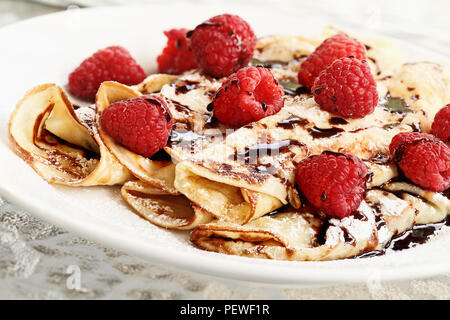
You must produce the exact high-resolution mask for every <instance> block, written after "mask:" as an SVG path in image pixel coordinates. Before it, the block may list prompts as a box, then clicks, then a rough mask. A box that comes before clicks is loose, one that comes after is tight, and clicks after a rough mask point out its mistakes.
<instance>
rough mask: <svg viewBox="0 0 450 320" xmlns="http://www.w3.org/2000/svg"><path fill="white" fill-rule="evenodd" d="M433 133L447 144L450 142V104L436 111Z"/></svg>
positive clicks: (432, 127)
mask: <svg viewBox="0 0 450 320" xmlns="http://www.w3.org/2000/svg"><path fill="white" fill-rule="evenodd" d="M431 133H433V134H434V135H435V136H436V137H438V138H439V139H441V140H442V141H444V142H445V143H447V144H450V104H448V105H446V106H445V107H443V108H442V109H441V110H439V112H438V113H436V115H435V117H434V121H433V125H432V126H431Z"/></svg>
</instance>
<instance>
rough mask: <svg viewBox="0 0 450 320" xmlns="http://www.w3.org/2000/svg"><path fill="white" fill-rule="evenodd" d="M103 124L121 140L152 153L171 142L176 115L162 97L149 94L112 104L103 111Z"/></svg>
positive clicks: (135, 149) (137, 150)
mask: <svg viewBox="0 0 450 320" xmlns="http://www.w3.org/2000/svg"><path fill="white" fill-rule="evenodd" d="M100 125H101V127H102V129H103V130H105V132H106V133H107V134H108V135H109V136H110V137H111V138H113V139H114V140H115V141H116V142H117V143H120V144H121V145H123V146H125V147H127V148H128V149H129V150H131V151H133V152H135V153H137V154H140V155H142V156H144V157H151V156H152V155H153V154H155V153H156V152H157V151H158V150H160V149H162V148H164V146H165V145H166V144H167V139H168V138H169V135H170V132H171V130H172V115H171V113H170V111H169V108H168V107H167V105H166V103H165V101H164V100H163V99H162V98H160V97H158V96H154V95H148V96H142V97H137V98H133V99H129V100H123V101H117V102H115V103H113V104H111V105H110V106H109V107H108V108H106V109H105V111H103V113H102V115H101V117H100Z"/></svg>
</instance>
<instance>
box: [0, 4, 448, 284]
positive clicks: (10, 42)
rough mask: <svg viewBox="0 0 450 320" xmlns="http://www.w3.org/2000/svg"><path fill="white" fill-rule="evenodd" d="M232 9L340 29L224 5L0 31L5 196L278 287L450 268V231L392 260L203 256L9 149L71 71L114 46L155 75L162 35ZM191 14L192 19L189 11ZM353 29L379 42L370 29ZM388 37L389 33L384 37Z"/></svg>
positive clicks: (145, 247)
mask: <svg viewBox="0 0 450 320" xmlns="http://www.w3.org/2000/svg"><path fill="white" fill-rule="evenodd" d="M224 11H227V12H230V13H236V14H239V15H240V16H242V17H244V18H245V19H246V20H247V21H248V22H249V23H250V25H252V27H253V28H254V29H255V32H256V34H257V35H259V36H263V35H269V34H277V33H284V34H286V33H288V34H304V35H313V34H318V33H320V31H321V29H322V28H323V27H324V26H325V25H327V24H333V21H329V19H326V18H324V17H321V15H320V13H311V14H308V15H303V17H302V18H301V19H300V18H299V17H298V16H294V15H292V16H290V15H289V14H286V12H285V11H284V12H282V11H280V12H277V11H276V10H275V11H274V10H272V9H271V10H267V9H266V10H264V9H263V8H259V9H258V8H256V9H255V8H252V7H245V6H240V7H239V8H236V7H235V8H226V9H221V8H217V7H197V6H196V7H195V8H193V7H192V6H188V5H178V6H177V8H176V10H174V8H170V7H163V6H155V5H152V6H140V7H120V8H119V7H113V8H94V9H82V10H70V11H66V12H61V13H57V14H52V15H48V16H42V17H39V18H34V19H31V20H27V21H24V22H21V23H19V24H15V25H12V26H9V27H6V28H3V29H2V30H0V42H1V43H2V44H3V46H4V50H3V52H2V59H1V61H0V70H2V74H1V76H0V87H1V88H2V89H3V90H2V92H3V94H2V99H1V100H0V154H1V170H0V194H1V195H2V196H4V197H5V198H6V199H8V200H9V201H11V202H13V203H15V204H17V205H18V206H20V207H22V208H24V209H26V210H28V211H29V212H31V213H33V214H35V215H37V216H39V217H40V218H43V219H45V220H47V221H49V222H51V223H54V224H56V225H58V226H61V227H63V228H65V229H67V230H70V231H72V232H75V233H77V234H80V235H81V236H84V237H86V238H89V239H92V240H94V241H97V242H101V243H104V244H105V245H108V246H111V247H114V248H117V249H120V250H123V251H125V252H127V253H131V254H136V255H140V256H142V257H145V258H148V259H149V260H151V261H152V262H154V263H159V264H163V265H167V266H172V267H176V268H180V269H184V270H189V271H193V272H197V273H201V274H207V275H212V276H217V277H221V278H229V279H235V280H244V281H253V282H263V283H271V284H280V285H295V284H299V285H304V284H318V283H336V282H360V281H373V280H393V279H405V278H417V277H424V276H431V275H434V274H437V273H442V272H449V271H450V250H448V247H449V246H450V228H448V227H444V228H443V230H441V232H440V233H439V234H438V235H437V236H436V237H434V238H433V239H432V240H430V241H429V242H428V243H426V244H423V245H419V246H417V247H415V248H412V249H409V250H404V251H397V252H389V253H387V254H386V255H384V256H378V257H372V258H365V259H347V260H338V261H330V262H288V261H272V260H259V259H250V258H245V257H238V256H227V255H222V254H217V253H212V252H205V251H202V250H199V249H197V248H195V247H194V246H193V245H192V244H191V243H189V239H188V234H187V233H184V232H177V231H168V230H165V229H161V228H159V227H157V226H154V225H152V224H150V223H149V222H147V221H145V220H143V219H141V218H139V217H138V216H137V215H135V214H133V212H132V211H131V209H130V208H129V207H128V206H127V205H126V203H125V202H124V201H123V200H122V197H121V195H120V189H119V187H116V188H111V187H89V188H70V187H64V186H58V185H50V184H48V183H46V182H45V181H43V180H42V179H41V178H40V177H39V176H38V175H37V174H36V173H35V172H34V171H33V170H32V169H31V168H30V167H29V166H28V165H26V163H25V162H23V161H22V160H20V159H19V158H18V157H17V156H16V155H15V154H14V153H13V152H12V151H11V150H10V148H9V142H8V136H7V124H8V119H9V115H10V113H11V111H12V110H13V108H14V106H15V104H16V103H17V101H18V100H19V99H20V98H21V97H22V96H23V95H24V93H25V92H26V91H27V90H28V89H29V88H32V87H33V86H35V85H37V84H41V83H57V84H59V85H61V86H65V85H66V83H67V75H68V74H69V73H70V71H72V70H73V68H74V67H76V66H77V65H78V64H79V62H80V61H82V60H83V59H84V58H85V57H86V56H88V55H89V54H91V53H92V52H95V51H96V50H97V49H99V48H102V47H106V46H108V45H113V44H117V45H122V46H124V47H126V48H127V49H129V51H130V52H131V54H132V55H133V56H134V57H135V58H136V60H137V61H138V62H139V63H140V64H141V65H142V66H143V67H144V69H145V70H146V71H147V73H151V72H154V71H155V59H156V56H157V55H158V54H159V52H160V51H161V49H162V47H163V45H164V44H165V38H164V36H163V34H162V30H165V29H170V28H174V27H187V28H193V27H194V26H195V25H197V24H198V23H200V22H201V21H204V20H205V19H207V18H208V17H210V16H213V15H215V14H219V13H223V12H224ZM186 13H189V14H186ZM344 29H345V30H346V31H348V32H351V33H354V34H355V35H357V36H361V37H366V36H373V35H371V34H370V32H368V31H366V32H364V28H363V27H361V28H358V30H352V29H348V28H345V27H344ZM380 36H382V35H380ZM393 42H395V43H397V44H398V45H399V47H400V49H401V50H402V51H403V52H404V53H405V60H406V61H408V60H411V61H421V60H431V61H438V62H445V63H448V58H447V57H445V56H439V55H437V54H435V53H433V52H430V51H427V50H425V49H423V48H420V47H418V46H414V45H410V44H408V43H405V42H402V41H401V40H396V39H394V40H393Z"/></svg>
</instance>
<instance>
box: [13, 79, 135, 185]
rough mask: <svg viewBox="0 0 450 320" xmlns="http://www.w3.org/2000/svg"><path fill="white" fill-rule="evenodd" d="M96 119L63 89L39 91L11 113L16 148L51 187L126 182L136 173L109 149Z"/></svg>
mask: <svg viewBox="0 0 450 320" xmlns="http://www.w3.org/2000/svg"><path fill="white" fill-rule="evenodd" d="M94 117H95V111H94V110H93V109H92V108H90V107H77V108H74V106H73V105H72V104H71V103H70V101H69V99H68V98H67V96H66V94H65V93H64V92H63V91H62V89H61V88H60V87H58V86H56V85H54V84H44V85H41V86H38V87H35V88H34V89H32V90H30V91H29V92H28V93H27V94H26V95H25V97H24V98H23V99H22V100H21V101H20V102H19V103H18V104H17V106H16V109H15V110H14V112H13V113H12V115H11V118H10V122H9V136H10V140H11V143H12V147H13V150H14V151H15V152H16V153H17V154H18V155H19V156H20V157H21V158H22V159H23V160H25V161H26V162H27V163H28V164H29V165H30V166H31V167H32V168H33V169H34V170H35V171H36V172H37V173H38V174H39V175H40V176H41V177H42V178H43V179H45V180H46V181H48V182H51V183H59V184H64V185H70V186H94V185H114V184H122V183H124V182H125V181H127V180H129V179H131V174H130V172H129V171H128V170H127V169H126V168H125V167H123V166H122V165H121V164H120V163H119V162H118V161H117V159H116V158H115V157H114V156H113V155H112V154H111V153H110V152H109V151H108V149H107V148H106V147H105V146H104V144H103V142H102V140H101V139H100V137H99V135H98V133H97V131H96V129H95V127H94V126H92V124H93V122H94Z"/></svg>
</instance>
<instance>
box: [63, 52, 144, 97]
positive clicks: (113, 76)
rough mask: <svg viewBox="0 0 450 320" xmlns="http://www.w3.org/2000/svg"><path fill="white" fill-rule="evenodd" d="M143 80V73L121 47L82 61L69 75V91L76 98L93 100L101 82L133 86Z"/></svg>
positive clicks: (97, 53) (95, 54) (98, 53)
mask: <svg viewBox="0 0 450 320" xmlns="http://www.w3.org/2000/svg"><path fill="white" fill-rule="evenodd" d="M144 79H145V72H144V70H143V69H142V67H141V66H140V65H138V64H137V63H136V61H135V60H134V59H133V57H131V55H130V53H129V52H128V51H127V50H126V49H125V48H122V47H119V46H112V47H108V48H105V49H101V50H99V51H97V52H96V53H94V54H93V55H92V56H90V57H89V58H87V59H86V60H84V61H83V62H82V63H81V64H80V65H79V66H78V67H77V68H76V69H75V70H74V71H72V73H71V74H70V75H69V90H70V92H71V93H72V94H73V95H75V96H78V97H81V98H86V99H90V100H93V99H94V98H95V94H96V93H97V90H98V87H99V86H100V84H101V83H102V82H103V81H117V82H120V83H123V84H125V85H135V84H138V83H139V82H142V81H143V80H144Z"/></svg>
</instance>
